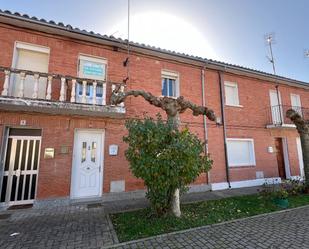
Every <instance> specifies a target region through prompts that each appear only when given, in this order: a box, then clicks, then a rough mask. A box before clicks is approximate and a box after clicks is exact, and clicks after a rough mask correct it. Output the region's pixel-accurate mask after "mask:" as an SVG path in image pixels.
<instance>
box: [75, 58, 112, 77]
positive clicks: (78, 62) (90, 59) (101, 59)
mask: <svg viewBox="0 0 309 249" xmlns="http://www.w3.org/2000/svg"><path fill="white" fill-rule="evenodd" d="M80 60H87V61H93V62H97V63H102V64H104V65H105V77H104V79H101V78H99V77H95V76H93V77H89V76H84V74H83V72H81V71H80ZM77 74H78V77H79V78H87V79H93V80H99V81H106V79H107V59H106V58H104V57H99V56H94V55H88V54H79V55H78V61H77Z"/></svg>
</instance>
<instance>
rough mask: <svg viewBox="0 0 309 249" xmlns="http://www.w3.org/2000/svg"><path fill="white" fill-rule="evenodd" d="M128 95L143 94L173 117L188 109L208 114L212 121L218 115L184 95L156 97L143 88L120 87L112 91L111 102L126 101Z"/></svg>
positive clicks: (136, 95)
mask: <svg viewBox="0 0 309 249" xmlns="http://www.w3.org/2000/svg"><path fill="white" fill-rule="evenodd" d="M128 96H134V97H138V96H141V97H143V98H144V99H145V100H146V101H148V102H149V103H150V104H151V105H154V106H156V107H160V108H161V109H163V110H164V111H165V112H166V114H167V115H168V116H171V117H174V116H176V115H177V113H183V112H185V111H186V110H187V109H190V110H192V112H193V115H194V116H198V115H206V116H207V118H208V119H209V120H211V121H215V120H216V116H215V113H214V112H213V110H211V109H209V108H207V107H203V106H197V105H195V104H193V103H192V102H190V101H188V100H185V99H184V97H183V96H180V97H178V98H177V99H174V98H169V97H155V96H154V95H152V94H151V93H150V92H146V91H143V90H130V91H127V92H120V91H119V87H118V88H116V89H115V91H114V92H113V93H112V96H111V104H113V105H117V104H120V103H122V102H124V101H125V99H126V98H127V97H128Z"/></svg>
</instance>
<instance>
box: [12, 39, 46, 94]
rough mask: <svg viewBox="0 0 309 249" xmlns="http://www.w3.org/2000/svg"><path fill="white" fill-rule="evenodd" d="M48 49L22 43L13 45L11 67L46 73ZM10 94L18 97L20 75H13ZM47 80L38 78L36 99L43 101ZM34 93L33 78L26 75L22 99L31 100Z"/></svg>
mask: <svg viewBox="0 0 309 249" xmlns="http://www.w3.org/2000/svg"><path fill="white" fill-rule="evenodd" d="M48 61H49V48H48V47H43V46H39V45H35V44H28V43H23V42H16V43H15V52H14V56H13V64H12V66H13V67H15V68H17V69H21V70H29V71H34V72H41V73H48ZM12 79H13V84H12V86H11V87H12V89H11V92H12V94H13V96H16V97H17V96H18V93H19V91H20V89H19V87H20V75H19V74H14V75H13V77H12ZM46 84H47V79H46V78H45V77H40V79H39V85H38V88H39V89H38V98H40V99H45V96H46ZM33 91H34V76H33V75H27V76H26V78H25V81H24V91H23V92H24V97H27V98H32V95H33Z"/></svg>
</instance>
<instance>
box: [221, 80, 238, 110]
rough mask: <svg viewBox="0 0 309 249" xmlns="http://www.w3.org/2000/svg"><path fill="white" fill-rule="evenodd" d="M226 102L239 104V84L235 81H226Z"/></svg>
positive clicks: (233, 104)
mask: <svg viewBox="0 0 309 249" xmlns="http://www.w3.org/2000/svg"><path fill="white" fill-rule="evenodd" d="M224 91H225V104H226V105H231V106H239V97H238V86H237V83H234V82H224Z"/></svg>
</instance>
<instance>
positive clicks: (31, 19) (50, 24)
mask: <svg viewBox="0 0 309 249" xmlns="http://www.w3.org/2000/svg"><path fill="white" fill-rule="evenodd" d="M0 17H7V18H11V19H12V18H13V19H19V20H21V21H24V22H30V23H33V24H39V25H43V26H48V27H52V28H56V29H60V30H64V31H67V32H73V33H75V34H80V35H84V36H90V37H92V38H95V39H100V40H104V41H107V42H113V43H118V44H122V45H125V44H127V40H126V39H121V38H116V37H114V36H108V35H102V34H100V33H95V32H93V31H87V30H84V29H83V30H81V29H79V28H77V27H72V26H71V25H69V24H68V25H65V24H63V23H62V22H58V23H57V22H55V21H53V20H50V21H47V20H45V19H40V18H37V17H35V16H29V15H27V14H20V13H18V12H14V13H13V12H11V11H9V10H1V9H0ZM0 22H1V19H0ZM129 44H130V46H131V47H132V48H141V49H146V50H148V51H152V52H157V53H161V54H166V55H172V56H176V57H179V58H183V59H188V60H192V61H196V62H200V63H204V64H205V65H206V66H209V65H212V66H214V67H219V68H223V69H225V70H226V69H231V70H236V71H237V70H238V71H242V72H244V73H248V74H254V75H261V76H264V77H267V78H268V79H271V80H272V81H275V80H278V81H281V82H289V83H291V84H292V85H296V86H297V85H298V86H303V87H305V88H308V89H309V83H307V82H304V81H299V80H295V79H291V78H287V77H283V76H279V75H274V74H271V73H267V72H263V71H260V70H256V69H252V68H249V67H244V66H240V65H236V64H230V63H225V62H221V61H217V60H212V59H207V58H203V57H199V56H194V55H189V54H185V53H179V52H175V51H171V50H167V49H163V48H159V47H155V46H150V45H146V44H143V43H137V42H133V41H130V43H129Z"/></svg>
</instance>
